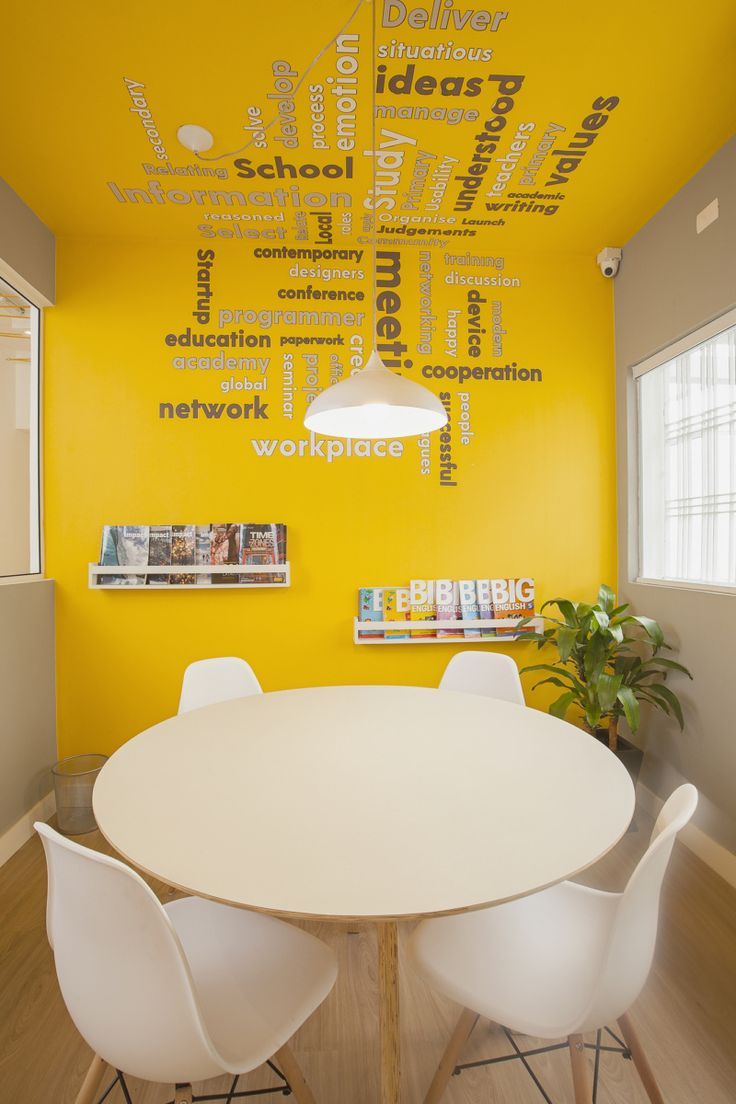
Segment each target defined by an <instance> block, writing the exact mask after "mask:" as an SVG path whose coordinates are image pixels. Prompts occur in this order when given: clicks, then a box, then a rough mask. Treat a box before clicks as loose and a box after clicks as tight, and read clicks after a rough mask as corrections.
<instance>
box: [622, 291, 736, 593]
mask: <svg viewBox="0 0 736 1104" xmlns="http://www.w3.org/2000/svg"><path fill="white" fill-rule="evenodd" d="M734 326H736V307H734V308H733V309H731V310H728V311H726V312H725V313H724V314H720V315H718V317H717V318H713V319H711V321H710V322H706V323H705V324H704V325H702V326H699V327H698V329H697V330H692V331H691V332H690V333H689V334H686V335H685V336H684V337H681V338H679V339H678V340H677V341H674V342H672V344H670V345H666V346H665V347H664V348H662V349H660V350H659V351H658V352H656V353H653V354H652V355H651V356H649V357H647V358H646V359H645V360H642V361H639V363H637V364H634V365H632V366H631V368H630V382H629V387H630V394H631V397H632V401H633V404H634V417H633V419H632V423H631V424H632V428H633V430H634V433H635V440H634V448H633V450H631V451H630V458H631V459H633V461H634V465H635V466H634V467H633V469H632V468H631V467H630V469H629V485H630V486H632V484H633V486H634V488H635V491H634V494H632V495H630V507H631V508H630V513H629V522H630V525H632V526H633V527H634V530H635V533H636V543H635V553H634V556H635V563H634V564H633V567H634V570H633V571H632V572H630V573H629V574H630V576H633V578H631V580H630V581H631V582H634V583H638V584H640V585H642V586H657V587H668V588H671V589H673V590H692V591H697V592H698V593H700V594H702V593H703V592H708V593H711V594H736V587H734V586H719V585H718V584H716V583H698V582H695V581H693V580H691V579H653V578H649V577H647V576H645V575H642V574H641V565H642V563H643V562H644V559H643V534H642V524H641V497H642V495H641V488H642V476H641V466H642V456H641V439H642V424H641V407H640V404H639V388H638V387H637V381H638V380H639V379H640V377H641V376H644V375H646V373H647V372H651V371H653V369H655V368H659V367H660V366H661V365H662V364H666V363H667V362H668V361H670V360H674V359H675V358H676V357H678V356H682V355H683V354H684V353H687V352H690V350H691V349H694V348H695V347H696V346H698V345H702V344H703V342H704V341H709V340H710V339H711V338H714V337H717V336H718V334H720V333H723V332H724V330H730V329H731V328H732V327H734Z"/></svg>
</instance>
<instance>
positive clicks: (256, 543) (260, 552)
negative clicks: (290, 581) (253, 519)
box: [240, 523, 286, 583]
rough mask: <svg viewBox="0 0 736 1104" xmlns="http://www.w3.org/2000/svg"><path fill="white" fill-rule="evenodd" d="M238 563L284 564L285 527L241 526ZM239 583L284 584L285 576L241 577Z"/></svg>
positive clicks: (275, 574) (273, 525)
mask: <svg viewBox="0 0 736 1104" xmlns="http://www.w3.org/2000/svg"><path fill="white" fill-rule="evenodd" d="M240 562H241V563H242V564H253V565H254V566H256V565H266V564H280V563H286V526H285V525H283V524H280V523H279V524H272V525H254V524H247V525H242V526H241V532H240ZM240 581H241V583H285V582H286V575H279V574H278V573H276V572H274V573H273V574H270V573H269V574H267V575H265V574H264V575H261V574H257V575H241V576H240Z"/></svg>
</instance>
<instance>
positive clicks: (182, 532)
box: [169, 525, 196, 586]
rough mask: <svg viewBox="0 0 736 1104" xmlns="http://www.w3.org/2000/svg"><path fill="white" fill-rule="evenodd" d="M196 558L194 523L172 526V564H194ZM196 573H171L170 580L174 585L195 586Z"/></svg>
mask: <svg viewBox="0 0 736 1104" xmlns="http://www.w3.org/2000/svg"><path fill="white" fill-rule="evenodd" d="M194 560H195V527H194V526H193V525H172V526H171V565H172V567H178V566H179V565H181V566H182V567H184V566H186V565H187V564H192V565H193V564H194ZM195 579H196V575H193V574H191V575H187V574H183V575H173V574H172V575H170V576H169V582H170V584H171V585H172V586H193V585H194V582H195Z"/></svg>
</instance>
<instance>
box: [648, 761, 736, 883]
mask: <svg viewBox="0 0 736 1104" xmlns="http://www.w3.org/2000/svg"><path fill="white" fill-rule="evenodd" d="M636 799H637V801H638V803H639V805H641V807H642V809H644V811H645V812H647V813H649V815H650V816H651V817H653V818H654V819H655V820H656V818H657V817H658V816H659V812H660V809H661V808H662V806H663V805H664V802H663V801H662V799H661V797H657V795H656V794H655V793H652V791H651V790H650V789H649V788H648V787H647V786H644V785H643V784H642V783H641V782H637V785H636ZM680 839H681V840H682V842H683V843H684V844H685V846H686V847H689V848H690V850H691V851H692V852H693V854H694V855H697V856H698V858H699V859H702V861H703V862H704V863H705V865H706V866H709V867H710V868H711V870H715V872H716V874H720V876H721V878H723V879H724V881H726V882H728V884H729V885H730V886H733V887H734V888H735V889H736V855H734V853H733V852H732V851H729V850H728V848H727V847H724V846H723V844H721V843H718V842H717V840H714V839H712V837H711V836H709V835H708V834H707V833H706V832H704V831H703V829H702V828H698V826H697V824H693V823H692V821H691V822H690V823H689V824H688V825H686V827H685V828H683V830H682V832H680Z"/></svg>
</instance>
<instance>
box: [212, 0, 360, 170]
mask: <svg viewBox="0 0 736 1104" xmlns="http://www.w3.org/2000/svg"><path fill="white" fill-rule="evenodd" d="M370 2H371V0H358V3H357V4H356V5H355V7H354V8H353V10H352V12H351V13H350V16H349V17H348V19H347V20H346V21H345V23H343V25H342V27H341V28H340V30H339V31H337V32H336V33H335V34H334V35H333V36H332V38H331V39H330V41H329V42H328V43H326V45H324V46H323V47H322V49H321V50H320V51H319V53H318V54H315V56H314V57H313V58H312V60H311V61H310V63H309V65H308V66H307V68H306V69H305V70H304V72H303V73H302V75H301V76H300V78H299V80H298V81H297V82H296V84H295V85H294V87H293V89H292V91H291V95H292V96H293V95H294V94H295V93H296V92H298V91H299V89H300V88H301V86H302V84H303V83H304V81H305V79H306V77H307V75H308V74H309V73H311V71H312V69H314V67H315V65H316V64H317V62H318V61H319V60H320V58H321V57H323V55H324V54H325V53H326V52H327V51H328V50H329V48H330V46H334V45H335V43H336V42H337V40H338V38H339V37H340V35H341V34H344V33H345V31H346V30H347V29H348V27H349V26H350V24H351V23H352V22H353V20H354V19H355V17H356V15H357V14H358V12H359V11H360V9H361V8H362V7H363V4H365V3H370ZM375 30H376V28H375V20H374V23H373V42H374V45H375ZM374 65H375V60H374ZM374 83H375V81H374ZM278 117H279V116H278V112H277V113H276V114H275V115H274V117H273V118H272V119H269V121H268V122H267V123H266V124H265V125H264V126H262V127H261V130H262V131H264V132H265V131H267V130H269V129H270V128H271V127H272V126H273V124H274V123H275V122H276V120H277V119H278ZM255 140H256V136H255V134H254V135H253V136H252V137H251V138H249V139H248V141H247V142H246V143H245V145H244V146H239V147H238V149H234V150H229V151H228V152H227V153H218V154H216V155H215V156H213V157H204V156H203V155H202V154H201V153H197V152H196V151H195V156H196V157H197V159H198V160H199V161H222V159H223V157H234V156H235V154H236V153H243V152H244V151H245V150H247V149H250V147H251V146H252V145H253V143H254V142H255Z"/></svg>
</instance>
